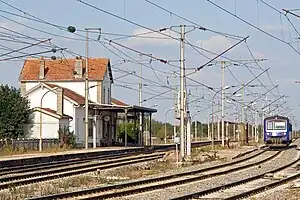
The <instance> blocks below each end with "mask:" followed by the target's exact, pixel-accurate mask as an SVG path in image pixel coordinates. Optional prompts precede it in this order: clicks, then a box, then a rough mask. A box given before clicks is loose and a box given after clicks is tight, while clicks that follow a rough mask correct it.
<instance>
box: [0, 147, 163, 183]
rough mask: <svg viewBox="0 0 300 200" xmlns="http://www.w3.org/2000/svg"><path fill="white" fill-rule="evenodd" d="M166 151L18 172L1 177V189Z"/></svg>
mask: <svg viewBox="0 0 300 200" xmlns="http://www.w3.org/2000/svg"><path fill="white" fill-rule="evenodd" d="M164 155H165V153H153V154H149V155H138V156H131V157H130V156H129V157H126V158H118V159H112V160H108V161H103V162H98V163H87V164H85V165H76V166H68V167H62V168H55V169H50V170H42V171H35V172H31V173H24V174H17V175H13V176H6V177H0V182H1V183H0V189H7V188H10V187H16V186H20V185H26V184H31V183H36V182H41V181H47V180H52V179H57V178H62V177H67V176H73V175H78V174H82V173H87V172H92V171H96V170H103V169H109V168H113V167H119V166H124V165H129V164H134V163H139V162H146V161H151V160H156V159H159V158H162V157H163V156H164Z"/></svg>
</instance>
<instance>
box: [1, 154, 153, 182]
mask: <svg viewBox="0 0 300 200" xmlns="http://www.w3.org/2000/svg"><path fill="white" fill-rule="evenodd" d="M145 153H146V152H145ZM147 153H153V152H147ZM139 154H140V152H130V153H123V154H113V155H101V156H93V157H88V158H82V159H75V160H73V159H72V160H66V161H56V162H50V163H37V164H32V165H24V166H15V167H8V168H0V178H1V177H3V176H6V175H10V174H19V173H26V172H32V171H38V170H46V169H53V168H58V167H67V166H71V165H79V164H84V163H88V162H91V161H97V160H98V161H99V160H111V159H117V158H124V157H128V156H134V155H139ZM0 182H1V180H0Z"/></svg>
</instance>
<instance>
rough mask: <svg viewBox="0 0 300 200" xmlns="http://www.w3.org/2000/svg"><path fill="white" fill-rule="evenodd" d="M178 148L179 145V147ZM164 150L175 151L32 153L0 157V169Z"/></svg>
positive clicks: (110, 149)
mask: <svg viewBox="0 0 300 200" xmlns="http://www.w3.org/2000/svg"><path fill="white" fill-rule="evenodd" d="M210 143H211V141H197V142H192V148H193V147H201V146H207V145H210ZM220 143H221V141H219V140H216V141H215V144H220ZM179 146H180V145H179ZM166 149H169V150H171V149H175V145H174V144H159V145H152V146H146V147H132V146H128V147H124V146H123V147H122V146H111V147H98V148H96V149H93V148H90V149H74V150H69V151H61V152H55V153H33V154H19V155H10V156H1V157H0V168H1V167H2V168H3V167H13V166H20V165H32V164H38V163H47V162H56V161H63V160H70V159H83V158H88V157H96V156H109V155H117V154H124V153H143V152H149V150H150V151H153V150H154V151H160V150H166Z"/></svg>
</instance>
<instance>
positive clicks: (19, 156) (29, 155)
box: [0, 147, 142, 162]
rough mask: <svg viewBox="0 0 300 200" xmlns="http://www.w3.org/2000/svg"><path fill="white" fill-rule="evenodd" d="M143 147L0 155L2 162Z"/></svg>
mask: <svg viewBox="0 0 300 200" xmlns="http://www.w3.org/2000/svg"><path fill="white" fill-rule="evenodd" d="M139 148H142V147H97V148H96V149H93V148H89V149H71V150H66V151H59V152H49V153H46V152H41V153H39V152H37V153H24V154H16V155H6V156H1V157H0V162H1V161H5V160H16V159H27V158H35V157H49V156H57V155H68V154H82V153H90V152H101V151H117V150H124V149H139Z"/></svg>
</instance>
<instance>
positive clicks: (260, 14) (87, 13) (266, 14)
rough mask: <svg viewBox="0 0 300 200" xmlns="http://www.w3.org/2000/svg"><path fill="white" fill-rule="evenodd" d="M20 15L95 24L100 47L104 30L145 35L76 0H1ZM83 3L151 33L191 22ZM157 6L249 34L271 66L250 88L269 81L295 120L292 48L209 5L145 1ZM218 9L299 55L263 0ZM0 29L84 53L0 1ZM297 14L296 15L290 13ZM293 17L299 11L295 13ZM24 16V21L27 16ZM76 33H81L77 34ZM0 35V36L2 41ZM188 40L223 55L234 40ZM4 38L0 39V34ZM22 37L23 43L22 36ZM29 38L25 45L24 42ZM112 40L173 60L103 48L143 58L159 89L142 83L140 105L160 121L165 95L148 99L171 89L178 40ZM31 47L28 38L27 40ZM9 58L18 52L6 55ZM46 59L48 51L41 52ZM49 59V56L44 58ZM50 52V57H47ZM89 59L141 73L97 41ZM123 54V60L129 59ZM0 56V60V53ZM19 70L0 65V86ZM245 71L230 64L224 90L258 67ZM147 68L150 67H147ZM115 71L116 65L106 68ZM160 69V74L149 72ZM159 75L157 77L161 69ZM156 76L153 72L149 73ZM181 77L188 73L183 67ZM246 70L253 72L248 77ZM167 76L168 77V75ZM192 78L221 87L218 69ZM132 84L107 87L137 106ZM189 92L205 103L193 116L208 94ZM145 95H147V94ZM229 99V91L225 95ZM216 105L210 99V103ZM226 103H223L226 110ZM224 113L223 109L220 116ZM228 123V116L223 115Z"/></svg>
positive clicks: (206, 35) (242, 50)
mask: <svg viewBox="0 0 300 200" xmlns="http://www.w3.org/2000/svg"><path fill="white" fill-rule="evenodd" d="M5 2H8V3H10V4H12V5H14V6H16V7H18V8H20V9H22V10H23V11H26V12H28V13H30V14H32V15H34V16H36V17H39V18H42V19H43V20H46V21H48V22H51V23H54V24H58V25H60V26H63V27H67V26H69V25H73V26H75V27H76V28H77V29H84V28H86V27H101V29H102V32H103V33H102V34H101V37H100V40H101V41H103V42H107V41H106V40H105V39H114V38H117V37H118V36H112V35H108V34H106V33H118V34H126V35H132V34H135V33H142V32H147V31H148V30H147V29H143V28H141V27H139V26H136V25H133V24H130V23H128V22H126V21H124V20H121V19H117V18H115V17H113V16H110V15H108V14H106V13H103V12H101V11H99V10H95V9H93V8H90V7H88V6H86V5H83V4H81V3H79V2H77V1H76V0H64V1H59V0H52V1H38V0H26V1H16V0H5ZM87 2H89V3H90V4H93V5H95V6H97V7H99V8H101V9H104V10H107V11H109V12H112V13H114V14H116V15H118V16H120V17H122V18H125V19H129V20H132V21H134V22H135V23H138V24H140V25H143V26H146V27H149V28H151V29H155V30H158V29H160V28H166V27H170V26H178V25H180V24H186V25H191V23H189V22H186V21H184V20H181V19H179V18H177V17H176V16H174V15H170V13H168V12H165V11H162V10H160V9H158V8H156V7H154V6H153V5H151V4H149V3H147V2H146V1H144V0H140V1H137V0H136V1H129V0H122V1H121V0H119V1H116V0H114V1H112V0H101V1H97V0H90V1H87ZM152 2H155V3H158V4H159V5H161V6H162V7H164V8H167V9H168V10H170V11H172V12H173V13H176V14H179V15H181V16H183V17H186V18H188V19H190V20H191V21H193V22H195V23H197V24H200V25H201V26H204V27H207V28H209V29H212V30H216V31H220V32H226V33H230V34H233V35H238V36H244V37H245V36H250V38H249V39H248V40H247V44H248V47H249V48H250V50H251V52H252V53H253V55H254V56H255V57H256V58H266V59H268V60H267V61H264V62H259V64H260V66H261V67H262V68H264V69H266V68H268V67H270V71H269V74H270V79H271V81H270V79H269V77H268V76H267V75H266V74H264V75H262V76H261V77H260V81H257V80H256V81H254V82H252V84H261V83H263V84H264V85H266V87H267V89H270V88H271V86H272V85H273V84H279V85H280V87H279V91H280V94H281V95H283V94H284V95H287V96H288V97H287V98H285V100H287V101H288V104H285V106H287V105H289V107H290V108H293V109H294V111H293V114H294V115H295V116H296V117H297V119H299V117H300V115H299V114H298V112H299V107H298V104H299V103H298V98H299V97H300V96H299V93H297V91H298V89H299V87H300V85H297V84H295V83H294V81H295V80H297V79H298V78H299V75H298V74H299V72H300V69H299V67H298V63H299V61H300V56H299V55H298V54H297V53H296V52H294V51H293V50H292V48H291V47H289V46H288V45H286V44H283V43H281V42H279V41H277V40H275V39H273V38H271V37H269V36H267V35H265V34H263V33H261V32H259V31H257V30H255V29H253V28H252V27H250V26H249V25H247V24H245V23H243V22H241V21H239V20H238V19H236V18H234V17H232V16H230V15H229V14H227V13H225V12H223V11H221V10H220V9H218V8H216V7H215V6H213V5H212V4H210V3H209V2H207V1H206V0H201V1H199V0H193V1H188V3H184V1H179V0H165V1H154V0H153V1H152ZM214 2H216V3H217V4H219V5H221V6H222V7H224V8H226V9H228V10H229V11H231V12H233V13H236V14H237V15H238V16H240V17H242V18H243V19H245V20H247V21H249V22H251V23H253V24H254V25H255V26H258V27H260V28H261V29H263V30H265V31H267V32H268V33H271V34H273V35H275V36H276V37H278V38H279V39H283V40H285V41H286V42H292V43H291V44H292V45H293V46H294V47H295V48H296V50H298V49H299V48H298V45H297V43H296V39H295V38H296V37H298V36H297V33H296V32H295V30H293V28H292V27H291V25H290V24H289V22H288V20H287V18H286V17H285V16H284V15H281V17H280V14H279V13H278V12H276V11H274V10H272V9H271V8H269V7H267V6H266V5H264V4H263V3H262V2H260V1H258V2H259V3H258V4H257V1H256V0H248V1H237V0H227V1H223V0H216V1H214ZM265 2H267V3H270V4H271V5H272V6H274V7H275V8H277V9H279V10H281V9H282V8H287V9H294V8H300V2H299V1H282V0H273V1H270V0H265ZM0 11H1V12H0V15H1V16H0V27H6V28H9V29H12V30H14V31H17V32H19V33H22V34H26V35H29V36H31V37H35V38H52V40H51V42H52V43H54V44H56V45H58V46H60V47H65V48H68V50H70V51H73V52H77V53H79V54H82V55H84V53H85V43H84V41H81V40H74V39H72V38H75V39H76V38H79V39H82V38H81V37H79V36H76V35H72V34H71V33H67V32H65V31H62V30H60V29H58V28H56V27H53V26H51V25H46V24H42V23H38V22H34V21H31V20H26V19H24V18H20V17H16V16H12V15H9V14H7V13H4V12H3V11H9V12H13V13H18V14H20V15H22V16H28V15H24V14H23V13H21V12H18V11H16V10H14V9H12V8H10V7H8V6H6V5H4V4H3V3H1V2H0ZM295 12H296V13H297V12H298V11H295ZM298 13H299V14H300V12H298ZM5 17H6V18H8V19H12V20H15V21H17V22H19V23H22V24H25V25H27V26H30V27H34V28H36V29H40V30H43V31H47V32H49V33H54V34H58V35H60V36H65V37H71V39H66V38H63V37H59V36H53V35H49V34H46V33H42V32H40V31H36V30H33V29H30V28H29V27H24V26H22V25H20V24H17V23H15V22H12V21H9V20H8V19H6V18H5ZM28 17H29V16H28ZM288 17H289V19H290V20H291V22H292V23H293V25H294V26H295V27H296V28H299V30H300V19H298V18H296V17H293V16H291V15H288ZM174 30H176V31H178V30H179V29H178V28H174ZM0 31H1V32H4V30H3V29H1V28H0ZM77 33H79V34H81V35H84V33H81V32H77ZM165 33H166V34H169V33H170V35H171V36H174V37H178V34H176V33H175V32H169V31H166V32H165ZM1 36H3V35H0V39H1ZM145 36H151V37H163V36H162V35H160V34H153V33H152V34H148V35H145ZM91 37H92V38H93V39H97V37H98V34H91ZM186 37H187V40H188V41H189V42H190V43H191V44H194V45H197V46H199V47H203V48H205V49H209V50H211V51H214V52H217V53H219V52H221V51H222V50H225V48H226V47H227V48H228V47H229V46H230V45H232V44H234V43H235V42H237V41H236V40H233V39H230V38H225V37H223V36H220V35H219V34H216V33H212V32H209V31H205V32H204V31H200V30H194V31H192V32H189V33H188V34H187V36H186ZM2 38H3V37H2ZM24 40H26V39H24ZM26 41H30V40H26ZM115 41H116V42H118V43H120V44H123V45H125V46H128V47H130V48H133V49H136V50H138V51H141V52H144V53H151V54H153V55H154V56H155V57H159V58H163V59H165V60H172V61H174V62H171V63H172V64H173V65H174V66H170V65H166V64H162V63H159V62H157V61H152V62H151V65H149V63H150V60H149V58H146V57H141V56H140V55H139V54H138V53H136V52H133V51H130V50H128V49H126V48H122V47H120V46H115V45H113V46H112V45H109V44H106V46H107V47H108V48H109V49H111V50H113V51H114V52H116V53H117V54H118V55H120V56H121V57H126V56H129V57H131V58H135V59H142V60H143V61H141V62H143V63H145V64H146V65H147V66H148V68H147V67H145V66H143V77H144V78H146V79H147V80H152V81H154V82H155V84H158V85H160V87H157V86H156V87H154V86H147V87H145V88H144V91H145V92H147V93H145V94H143V99H149V100H147V101H145V104H144V105H146V106H152V105H154V104H158V110H159V112H158V113H157V114H155V116H154V118H156V119H158V120H162V121H164V115H165V112H166V110H168V109H169V108H171V107H172V106H173V105H172V104H173V103H172V98H173V93H172V92H166V93H165V94H164V95H163V96H161V97H160V98H154V99H152V98H151V97H152V96H153V95H152V94H159V93H162V92H164V91H168V89H166V88H164V87H162V86H165V85H167V83H169V84H173V85H176V84H177V85H178V84H179V81H178V80H179V78H178V77H176V76H174V73H173V71H177V72H178V68H177V67H176V66H179V63H178V60H179V43H178V42H177V41H175V40H170V39H164V40H162V39H157V38H150V39H149V38H146V39H145V38H144V39H141V38H126V39H120V40H115ZM30 42H33V41H30ZM0 44H2V45H4V46H6V47H9V48H12V49H18V48H21V47H24V45H21V44H18V43H17V44H16V43H12V42H7V41H1V43H0ZM114 47H117V48H118V49H119V50H121V52H123V53H125V54H126V55H124V54H122V53H121V52H120V51H117V50H116V49H115V48H114ZM3 48H4V47H3V46H2V48H1V49H0V54H3V53H5V52H7V51H6V50H3ZM38 51H42V49H41V48H39V47H34V48H31V49H25V50H24V52H27V53H28V52H38ZM200 53H205V52H204V51H200ZM11 55H14V56H17V55H21V54H11ZM48 55H50V54H48ZM51 55H52V54H51ZM51 55H50V56H51ZM56 55H57V56H63V55H62V54H61V53H59V52H58V53H56ZM64 55H65V56H66V57H71V55H70V54H68V53H66V52H64ZM205 55H207V56H208V57H211V58H212V57H213V55H212V54H208V53H205ZM90 56H93V57H108V58H110V59H111V63H112V65H113V67H117V68H118V69H122V70H125V71H127V72H132V71H136V73H140V65H139V64H134V63H130V62H126V63H124V64H120V63H121V62H120V61H121V58H120V57H117V56H116V55H114V54H112V53H111V52H110V51H108V50H107V49H106V48H104V47H103V46H102V45H101V44H99V43H98V42H91V43H90ZM226 56H228V57H230V58H232V59H234V60H240V59H243V60H244V59H252V56H251V54H250V52H249V50H248V48H247V45H246V44H245V43H242V44H241V45H239V46H238V47H237V48H235V49H234V50H232V51H230V52H228V53H227V54H226ZM129 57H126V58H127V59H129ZM185 57H186V67H187V68H195V67H197V66H199V65H201V64H203V63H204V62H206V61H207V59H205V58H204V57H203V56H201V55H200V54H199V53H198V52H196V51H195V50H194V49H193V48H191V47H190V46H188V45H187V46H186V47H185ZM0 58H6V57H5V56H2V57H0ZM22 65H23V60H19V61H0V68H1V73H0V83H1V84H10V85H14V86H18V84H19V83H18V76H19V73H20V69H21V67H22ZM249 66H251V67H252V68H250V70H249V69H247V68H245V67H242V66H229V67H228V69H226V71H225V84H226V85H239V84H241V83H247V82H248V81H250V80H251V79H253V74H252V73H254V74H259V73H261V72H262V70H261V69H257V65H255V64H253V63H252V64H249ZM151 67H152V68H153V69H154V70H152V69H151ZM113 69H114V70H116V68H113ZM156 70H159V71H156ZM162 71H164V72H162ZM153 72H155V73H153ZM187 72H191V70H188V71H187ZM251 72H252V73H251ZM172 73H173V74H172ZM122 75H124V73H121V72H120V71H115V72H114V77H115V78H116V77H119V76H122ZM191 78H192V79H194V80H196V81H197V82H201V83H204V84H206V85H209V86H212V87H216V88H217V87H220V83H221V78H220V65H216V66H212V67H207V68H204V69H203V70H201V71H200V72H197V73H195V74H193V75H192V76H191ZM147 80H144V83H145V84H148V85H151V84H152V85H153V84H154V83H153V82H152V83H150V82H149V81H147ZM138 81H139V79H138V78H137V77H135V76H130V75H129V76H125V77H124V78H121V79H118V80H116V81H115V85H114V88H113V96H114V97H116V98H118V99H120V100H122V101H125V102H127V103H129V104H137V103H138V93H137V92H136V91H134V90H137V89H138V84H137V83H138ZM187 84H188V85H189V86H188V90H190V91H191V96H190V98H191V99H190V100H191V101H192V100H195V99H197V98H199V97H202V96H204V99H201V100H200V101H197V103H194V104H191V105H190V106H191V112H192V114H193V113H195V112H196V111H197V110H202V109H203V108H206V107H208V106H209V105H210V101H211V98H212V95H211V93H210V92H209V91H208V90H207V89H205V88H203V87H196V86H194V85H195V84H196V83H194V82H192V81H190V80H187ZM120 85H121V86H125V87H130V88H132V89H133V90H132V89H126V88H124V87H120ZM236 89H237V88H233V89H230V90H229V91H228V93H232V92H234V91H235V90H236ZM267 89H266V88H264V87H258V88H250V89H246V101H250V100H251V98H252V99H254V98H255V97H250V95H247V94H250V93H251V92H258V93H264V92H265V91H266V90H267ZM149 93H152V94H149ZM273 94H274V95H275V96H274V95H272V94H269V95H268V99H273V100H274V99H276V95H277V96H278V95H279V94H278V91H277V90H273ZM228 95H229V94H228ZM216 102H217V101H216ZM227 106H228V105H227ZM257 106H258V108H259V107H262V104H260V103H257ZM209 111H210V109H209V110H205V111H203V112H201V113H200V114H199V115H197V116H196V117H195V119H197V120H205V119H206V116H207V114H208V113H209ZM226 112H227V111H226ZM233 112H234V110H233V109H229V110H228V116H229V117H231V116H233V114H232V113H233ZM171 119H172V114H171V113H169V114H168V120H169V121H171ZM228 119H229V118H228Z"/></svg>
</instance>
